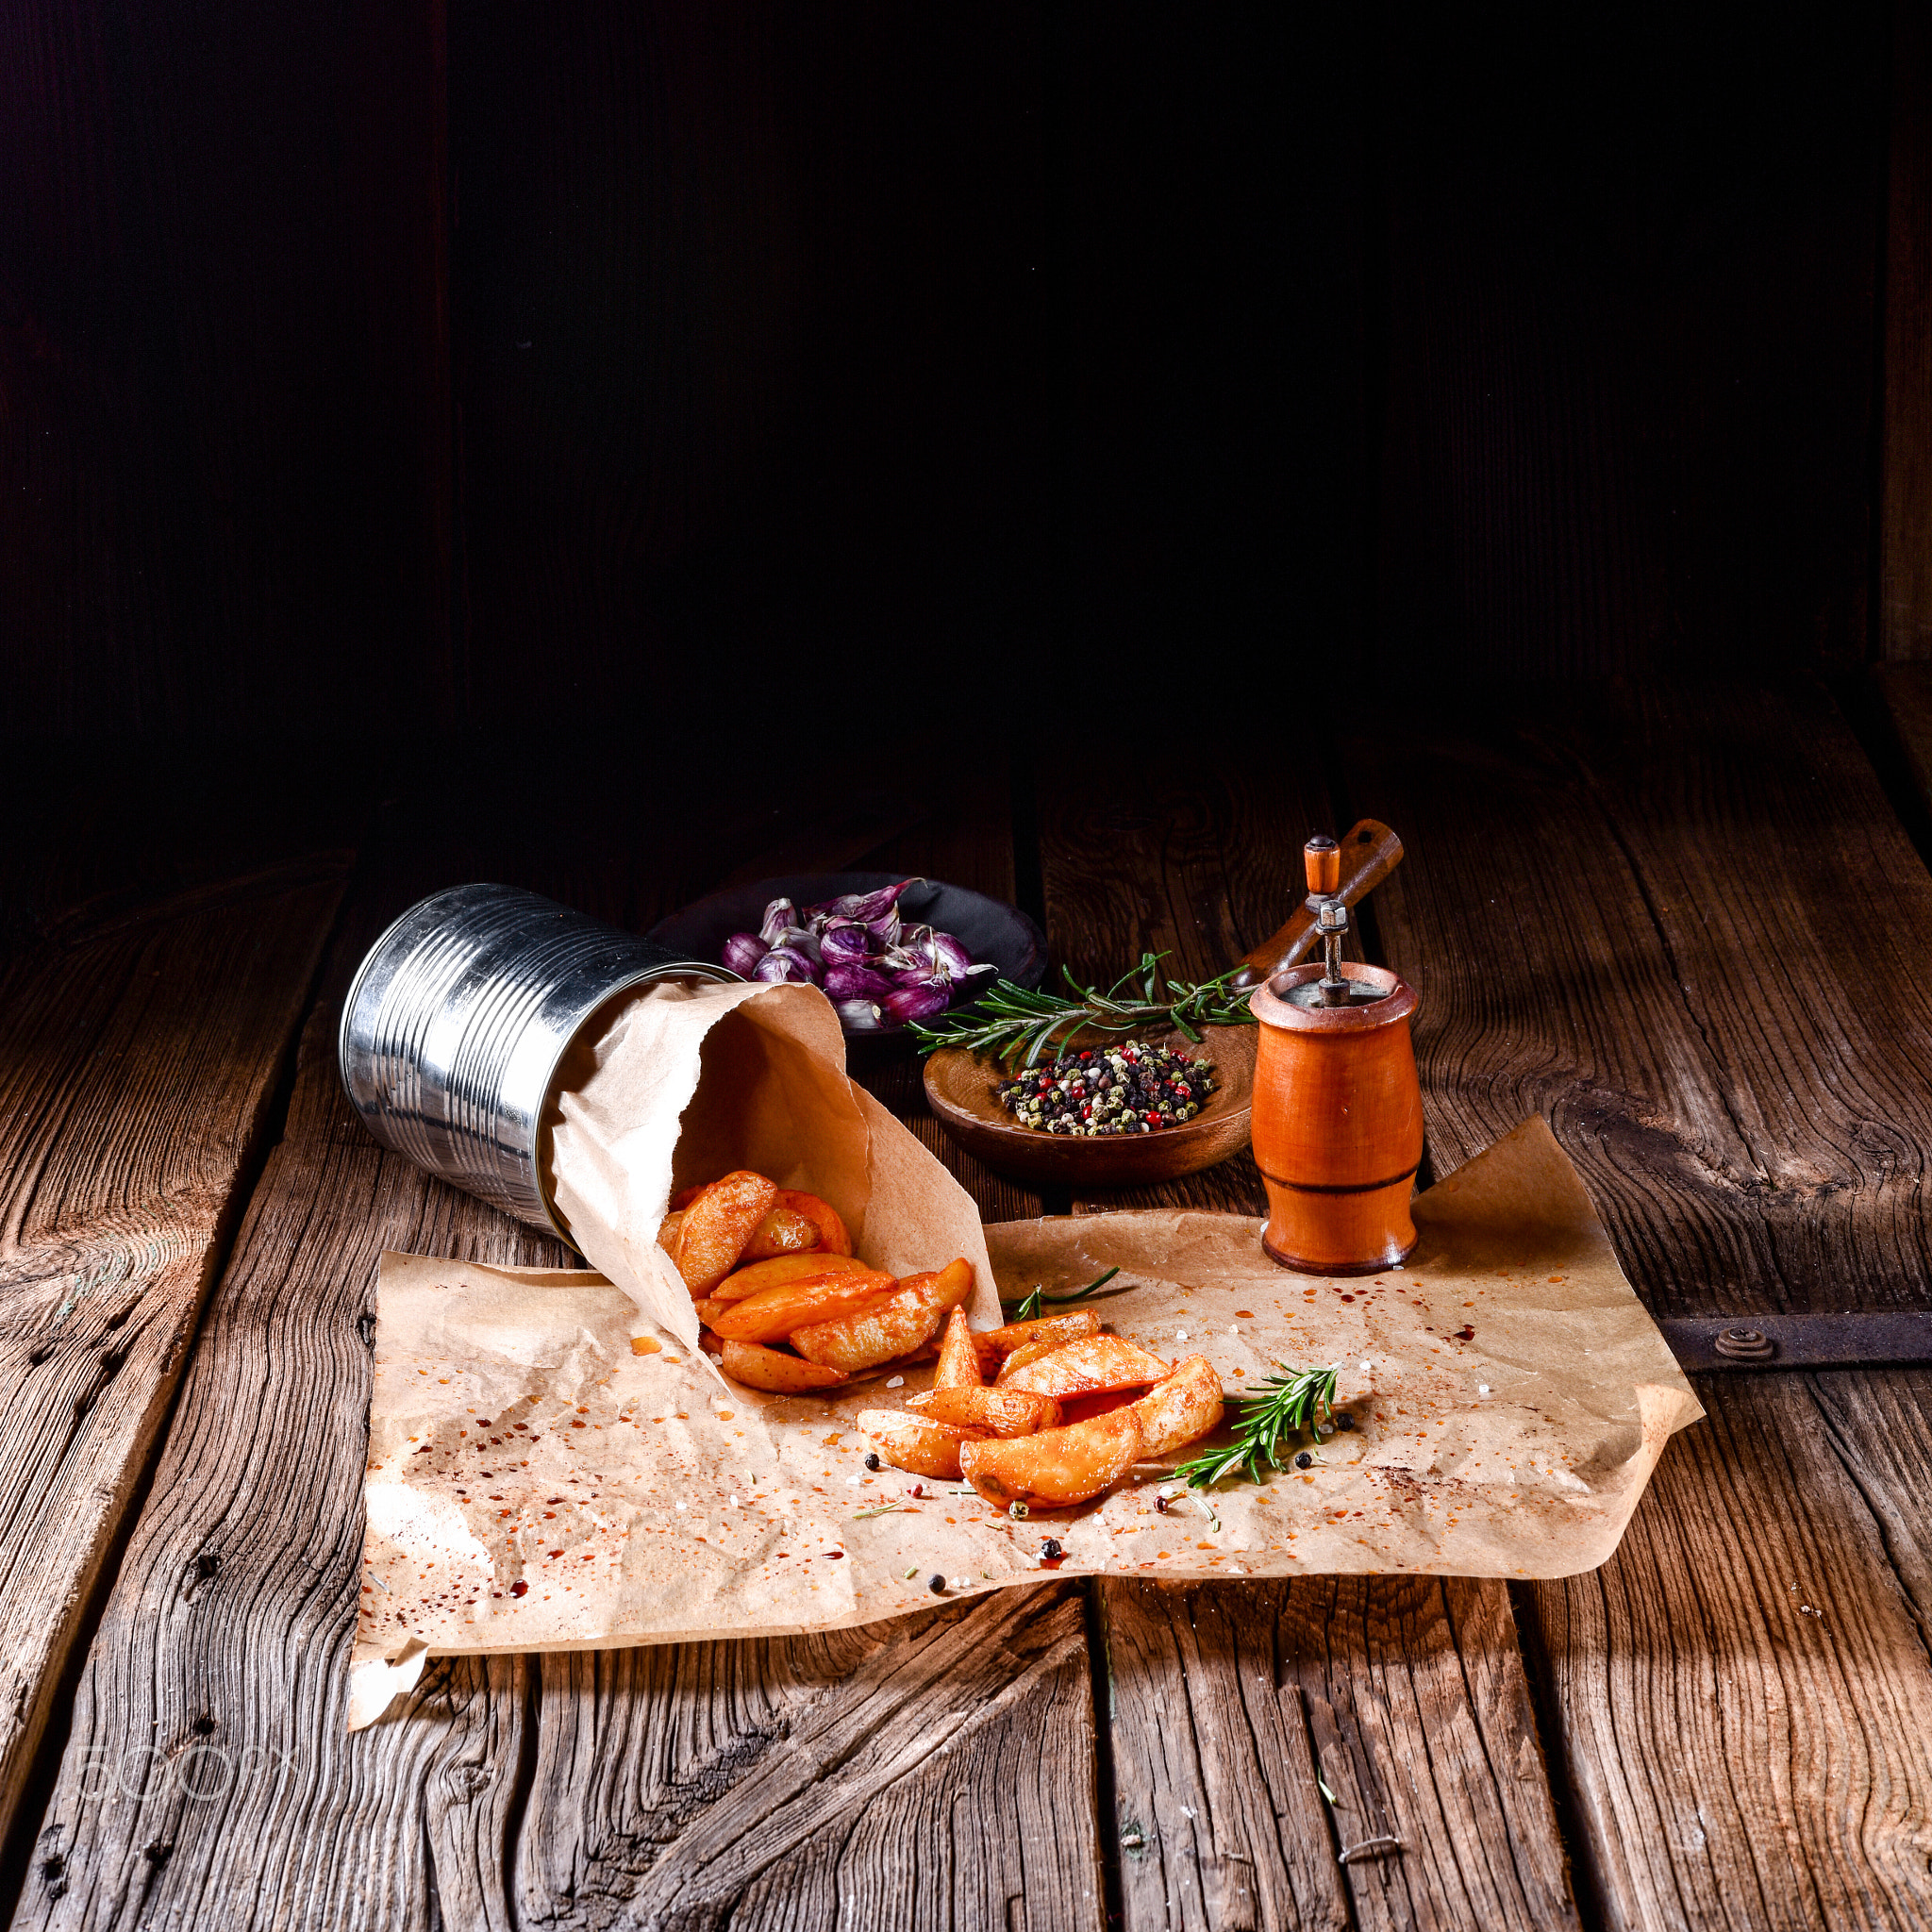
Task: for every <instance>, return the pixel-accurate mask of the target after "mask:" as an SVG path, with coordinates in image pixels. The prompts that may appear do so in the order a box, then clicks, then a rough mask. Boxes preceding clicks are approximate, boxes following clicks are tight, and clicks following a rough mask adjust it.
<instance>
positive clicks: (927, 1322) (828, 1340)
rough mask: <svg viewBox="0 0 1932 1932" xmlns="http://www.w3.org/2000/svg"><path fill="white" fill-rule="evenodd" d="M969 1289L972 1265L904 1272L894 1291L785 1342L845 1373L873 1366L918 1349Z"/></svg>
mask: <svg viewBox="0 0 1932 1932" xmlns="http://www.w3.org/2000/svg"><path fill="white" fill-rule="evenodd" d="M972 1292H973V1264H972V1262H970V1261H964V1260H960V1261H952V1262H949V1263H947V1265H946V1266H945V1267H944V1268H942V1269H941V1270H940V1272H939V1273H938V1274H908V1275H907V1276H906V1278H905V1279H904V1280H903V1281H902V1282H900V1284H899V1287H898V1291H897V1292H896V1293H893V1294H890V1295H882V1296H881V1297H880V1298H879V1300H878V1301H877V1302H876V1303H875V1304H874V1305H873V1306H872V1307H864V1308H859V1309H858V1310H856V1311H855V1312H854V1313H852V1314H849V1315H846V1316H844V1317H842V1318H841V1319H840V1320H838V1321H831V1322H819V1323H815V1324H812V1325H810V1326H808V1327H805V1328H794V1329H793V1330H792V1331H791V1338H790V1340H791V1345H792V1347H793V1348H795V1349H796V1350H797V1351H798V1352H799V1354H800V1355H802V1356H803V1357H805V1358H806V1360H807V1361H811V1362H819V1363H822V1364H823V1365H824V1367H825V1368H828V1369H844V1370H845V1371H846V1372H847V1373H848V1374H851V1373H856V1372H857V1371H858V1370H860V1369H874V1368H876V1367H877V1366H878V1365H879V1363H881V1362H889V1361H891V1360H892V1359H893V1357H896V1356H902V1355H910V1354H911V1353H912V1351H913V1350H914V1349H915V1348H923V1347H924V1345H925V1344H926V1343H927V1342H928V1341H931V1340H932V1339H933V1337H934V1336H935V1335H937V1334H938V1333H939V1332H940V1324H941V1322H943V1321H944V1320H945V1319H946V1317H947V1315H949V1314H950V1313H951V1312H952V1311H953V1309H955V1308H957V1307H958V1306H959V1304H960V1303H961V1302H963V1301H964V1300H965V1299H966V1297H967V1296H968V1295H969V1294H971V1293H972Z"/></svg>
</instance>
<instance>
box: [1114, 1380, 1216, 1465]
mask: <svg viewBox="0 0 1932 1932" xmlns="http://www.w3.org/2000/svg"><path fill="white" fill-rule="evenodd" d="M1221 1410H1222V1400H1221V1377H1220V1376H1219V1375H1217V1374H1215V1373H1214V1364H1213V1363H1212V1362H1210V1361H1209V1360H1208V1357H1206V1356H1205V1355H1191V1356H1190V1357H1188V1358H1187V1360H1185V1361H1184V1362H1181V1363H1179V1364H1178V1365H1177V1366H1176V1367H1175V1369H1174V1374H1171V1375H1169V1376H1168V1377H1167V1378H1166V1380H1165V1381H1161V1382H1157V1383H1155V1385H1154V1387H1153V1388H1151V1389H1150V1390H1148V1391H1147V1392H1146V1394H1145V1395H1143V1396H1141V1399H1140V1401H1139V1402H1137V1403H1135V1405H1134V1419H1135V1421H1136V1422H1138V1423H1139V1424H1140V1425H1141V1455H1142V1456H1165V1455H1166V1454H1167V1452H1168V1451H1169V1450H1170V1449H1178V1448H1179V1447H1180V1446H1181V1444H1182V1443H1184V1442H1192V1441H1198V1440H1199V1439H1200V1438H1201V1437H1203V1436H1205V1435H1206V1434H1207V1433H1208V1430H1209V1429H1211V1428H1213V1427H1214V1425H1215V1424H1217V1423H1219V1422H1220V1420H1221Z"/></svg>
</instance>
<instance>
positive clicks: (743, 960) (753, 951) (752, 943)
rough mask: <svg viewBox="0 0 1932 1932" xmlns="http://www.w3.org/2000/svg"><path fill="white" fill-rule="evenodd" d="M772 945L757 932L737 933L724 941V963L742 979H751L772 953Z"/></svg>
mask: <svg viewBox="0 0 1932 1932" xmlns="http://www.w3.org/2000/svg"><path fill="white" fill-rule="evenodd" d="M771 950H772V949H771V946H770V944H769V943H768V942H767V941H764V940H761V939H760V938H759V937H758V934H757V933H755V932H735V933H733V934H732V935H731V937H730V938H729V939H728V940H726V941H724V963H725V965H727V966H728V967H730V969H731V970H732V972H734V973H736V974H738V975H739V976H740V977H741V978H743V979H749V978H750V977H751V975H752V973H753V971H754V970H755V969H756V967H757V966H758V961H759V960H760V959H762V958H764V957H765V955H766V954H767V953H769V952H770V951H771Z"/></svg>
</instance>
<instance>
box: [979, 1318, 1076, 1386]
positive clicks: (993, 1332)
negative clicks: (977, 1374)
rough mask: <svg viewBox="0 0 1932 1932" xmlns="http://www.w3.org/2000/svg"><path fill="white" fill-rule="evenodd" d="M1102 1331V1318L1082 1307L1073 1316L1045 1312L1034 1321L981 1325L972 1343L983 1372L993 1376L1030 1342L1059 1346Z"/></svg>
mask: <svg viewBox="0 0 1932 1932" xmlns="http://www.w3.org/2000/svg"><path fill="white" fill-rule="evenodd" d="M1099 1333H1100V1317H1099V1316H1098V1315H1096V1314H1095V1313H1094V1312H1093V1310H1092V1309H1091V1308H1081V1309H1079V1310H1077V1311H1076V1312H1075V1313H1074V1314H1070V1315H1042V1316H1041V1317H1040V1318H1039V1319H1038V1320H1037V1321H1033V1322H1008V1324H1006V1325H1005V1326H1004V1327H1002V1328H982V1329H981V1330H980V1331H979V1333H978V1334H977V1335H975V1336H974V1338H973V1346H974V1350H975V1351H976V1352H977V1354H978V1356H979V1367H980V1371H981V1373H982V1374H988V1375H991V1374H993V1373H994V1372H995V1371H996V1370H997V1369H998V1368H999V1365H1000V1364H1001V1363H1002V1362H1003V1361H1005V1360H1006V1359H1007V1358H1008V1356H1010V1355H1011V1354H1012V1353H1013V1351H1014V1350H1015V1349H1016V1348H1024V1346H1025V1345H1026V1343H1028V1342H1029V1341H1051V1342H1052V1343H1053V1344H1054V1345H1055V1346H1056V1347H1058V1345H1059V1343H1061V1342H1062V1341H1079V1340H1080V1338H1081V1337H1082V1336H1083V1335H1098V1334H1099Z"/></svg>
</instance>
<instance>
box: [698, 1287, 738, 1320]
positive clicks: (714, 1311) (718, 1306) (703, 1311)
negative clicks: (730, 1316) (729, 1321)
mask: <svg viewBox="0 0 1932 1932" xmlns="http://www.w3.org/2000/svg"><path fill="white" fill-rule="evenodd" d="M694 1306H695V1307H696V1308H697V1311H698V1320H699V1321H700V1322H702V1323H703V1324H705V1326H706V1327H707V1328H715V1327H716V1326H717V1325H718V1317H719V1316H720V1315H722V1314H724V1312H725V1311H726V1310H727V1309H728V1308H730V1307H733V1306H734V1304H732V1303H730V1302H719V1301H713V1300H712V1299H711V1298H710V1296H709V1295H700V1296H699V1297H698V1298H697V1301H696V1303H695V1304H694Z"/></svg>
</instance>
